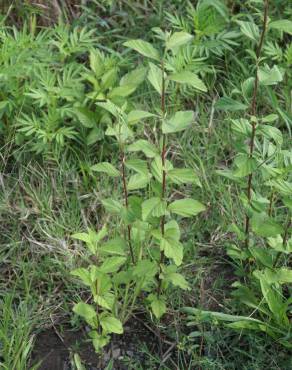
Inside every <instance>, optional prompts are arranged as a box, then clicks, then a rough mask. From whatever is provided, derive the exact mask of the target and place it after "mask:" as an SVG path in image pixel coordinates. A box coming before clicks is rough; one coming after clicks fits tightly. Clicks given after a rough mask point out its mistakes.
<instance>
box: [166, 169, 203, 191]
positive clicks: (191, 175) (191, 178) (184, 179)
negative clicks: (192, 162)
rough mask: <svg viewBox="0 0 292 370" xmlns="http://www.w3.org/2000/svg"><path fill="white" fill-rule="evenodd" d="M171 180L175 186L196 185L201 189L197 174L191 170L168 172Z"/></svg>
mask: <svg viewBox="0 0 292 370" xmlns="http://www.w3.org/2000/svg"><path fill="white" fill-rule="evenodd" d="M167 177H168V178H169V180H170V181H171V182H173V183H175V184H178V185H180V184H192V183H194V184H196V185H197V186H199V187H201V186H202V185H201V183H200V180H199V178H198V176H197V174H196V172H195V171H194V170H192V169H190V168H174V169H173V170H169V171H168V172H167Z"/></svg>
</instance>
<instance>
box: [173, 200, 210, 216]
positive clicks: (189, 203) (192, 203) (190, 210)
mask: <svg viewBox="0 0 292 370" xmlns="http://www.w3.org/2000/svg"><path fill="white" fill-rule="evenodd" d="M205 209H206V207H205V206H204V205H203V204H202V203H200V202H199V201H197V200H194V199H189V198H185V199H180V200H175V201H174V202H172V203H171V204H170V205H169V206H168V210H169V211H170V212H172V213H176V214H177V215H180V216H183V217H192V216H196V215H197V214H198V213H200V212H203V211H204V210H205Z"/></svg>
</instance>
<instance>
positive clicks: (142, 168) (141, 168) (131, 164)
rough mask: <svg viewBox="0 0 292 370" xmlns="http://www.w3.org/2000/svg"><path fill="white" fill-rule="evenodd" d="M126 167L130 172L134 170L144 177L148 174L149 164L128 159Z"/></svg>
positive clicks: (139, 160)
mask: <svg viewBox="0 0 292 370" xmlns="http://www.w3.org/2000/svg"><path fill="white" fill-rule="evenodd" d="M125 165H126V167H127V168H129V169H130V170H134V171H136V172H138V173H140V174H142V175H147V174H148V167H147V162H146V161H143V160H142V159H128V160H127V161H126V162H125Z"/></svg>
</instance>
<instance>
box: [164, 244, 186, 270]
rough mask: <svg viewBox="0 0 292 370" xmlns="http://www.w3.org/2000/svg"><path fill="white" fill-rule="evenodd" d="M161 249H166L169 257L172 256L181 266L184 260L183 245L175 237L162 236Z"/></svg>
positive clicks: (166, 254) (165, 252)
mask: <svg viewBox="0 0 292 370" xmlns="http://www.w3.org/2000/svg"><path fill="white" fill-rule="evenodd" d="M160 249H161V250H162V251H164V254H165V256H166V257H167V258H171V259H172V260H173V261H174V263H175V264H176V265H177V266H180V265H181V263H182V260H183V245H182V244H181V243H180V242H179V241H176V240H174V239H173V238H167V237H162V239H161V241H160Z"/></svg>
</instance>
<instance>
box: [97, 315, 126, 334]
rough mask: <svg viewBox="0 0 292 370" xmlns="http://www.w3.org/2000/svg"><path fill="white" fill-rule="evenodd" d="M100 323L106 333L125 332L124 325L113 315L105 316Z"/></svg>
mask: <svg viewBox="0 0 292 370" xmlns="http://www.w3.org/2000/svg"><path fill="white" fill-rule="evenodd" d="M100 325H101V326H102V328H103V330H104V331H105V332H106V333H116V334H122V333H123V325H122V323H121V321H120V320H118V319H116V318H115V317H113V316H104V317H102V318H101V319H100Z"/></svg>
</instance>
